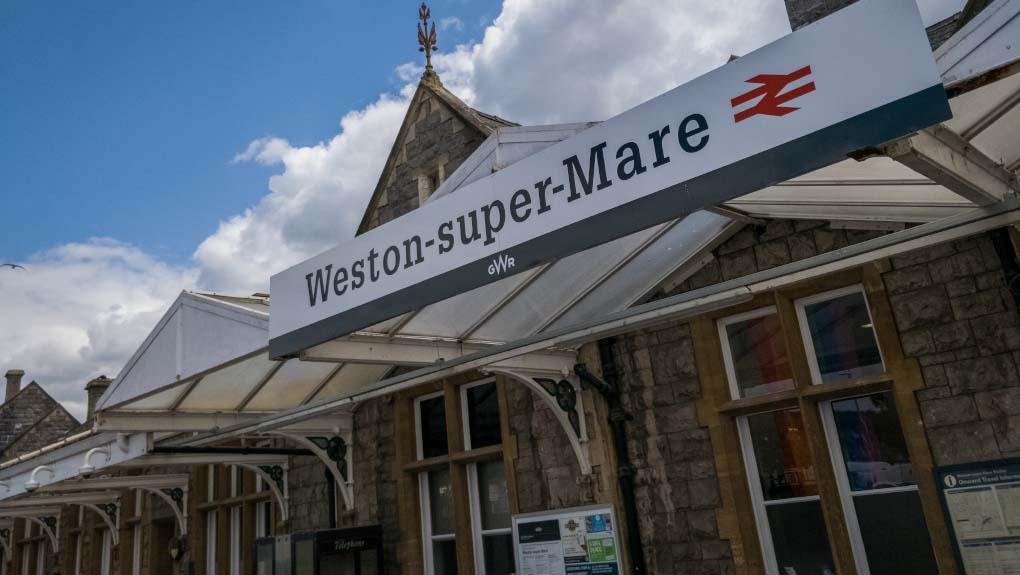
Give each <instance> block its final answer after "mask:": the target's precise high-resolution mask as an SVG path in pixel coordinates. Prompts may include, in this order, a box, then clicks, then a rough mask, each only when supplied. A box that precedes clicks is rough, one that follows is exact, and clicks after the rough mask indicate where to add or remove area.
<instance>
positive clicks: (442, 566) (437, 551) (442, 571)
mask: <svg viewBox="0 0 1020 575" xmlns="http://www.w3.org/2000/svg"><path fill="white" fill-rule="evenodd" d="M432 567H433V573H435V575H457V542H456V541H455V540H453V539H449V540H446V541H433V542H432Z"/></svg>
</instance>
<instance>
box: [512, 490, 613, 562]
mask: <svg viewBox="0 0 1020 575" xmlns="http://www.w3.org/2000/svg"><path fill="white" fill-rule="evenodd" d="M513 530H514V543H515V548H516V549H517V566H518V574H519V575H566V574H569V575H619V574H620V572H621V569H620V554H619V537H618V535H617V525H616V517H615V515H614V514H613V510H612V508H611V507H608V506H593V507H577V508H573V509H561V510H557V511H550V512H542V513H528V514H524V515H515V516H514V517H513Z"/></svg>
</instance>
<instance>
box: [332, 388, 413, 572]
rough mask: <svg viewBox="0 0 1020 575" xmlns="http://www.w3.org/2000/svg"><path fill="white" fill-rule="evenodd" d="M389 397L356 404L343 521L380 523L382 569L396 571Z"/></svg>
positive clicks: (396, 512) (396, 516)
mask: <svg viewBox="0 0 1020 575" xmlns="http://www.w3.org/2000/svg"><path fill="white" fill-rule="evenodd" d="M393 401H394V399H393V397H392V396H384V397H380V398H376V399H370V400H368V401H364V402H362V403H359V404H358V408H357V411H355V412H354V441H353V443H354V449H353V450H352V451H353V453H352V455H351V457H352V458H353V459H352V460H351V465H352V467H353V477H354V511H353V514H352V515H350V516H348V517H346V518H345V525H375V524H379V525H382V529H383V545H384V548H385V549H387V550H388V551H387V552H386V553H384V561H385V565H384V572H385V573H391V574H396V573H399V572H400V565H399V560H398V555H397V553H396V551H397V550H398V549H400V514H399V505H398V502H397V481H396V477H395V476H394V473H395V469H394V467H395V465H396V444H395V442H394V431H395V429H394V420H393Z"/></svg>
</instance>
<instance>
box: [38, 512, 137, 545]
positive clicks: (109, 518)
mask: <svg viewBox="0 0 1020 575" xmlns="http://www.w3.org/2000/svg"><path fill="white" fill-rule="evenodd" d="M81 505H82V506H84V507H88V508H89V509H91V510H93V511H95V512H96V513H97V514H99V518H100V519H102V520H103V523H106V527H107V528H108V529H109V530H110V536H111V537H112V538H113V544H114V545H117V544H118V543H120V502H119V501H110V502H109V503H82V504H81ZM46 519H47V518H45V517H44V518H43V520H46Z"/></svg>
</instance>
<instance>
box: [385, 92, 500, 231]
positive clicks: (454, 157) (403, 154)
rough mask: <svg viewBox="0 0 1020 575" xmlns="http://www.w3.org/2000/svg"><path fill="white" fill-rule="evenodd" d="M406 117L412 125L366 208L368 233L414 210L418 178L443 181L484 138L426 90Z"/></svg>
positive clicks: (416, 199) (396, 146)
mask: <svg viewBox="0 0 1020 575" xmlns="http://www.w3.org/2000/svg"><path fill="white" fill-rule="evenodd" d="M408 114H414V116H413V118H414V121H413V123H412V124H411V126H410V128H409V130H408V131H407V133H406V135H405V138H404V140H403V141H402V142H396V143H395V145H394V146H395V150H396V153H397V157H396V160H395V163H394V165H393V169H392V171H391V172H390V173H389V174H384V175H383V178H385V182H386V183H385V184H384V187H383V192H382V195H381V197H380V198H379V199H378V201H377V203H376V205H375V206H374V208H370V210H371V212H370V213H371V215H370V216H369V218H368V222H369V225H368V228H369V229H371V228H374V227H376V226H380V225H382V224H385V223H386V222H389V221H391V220H394V219H396V218H397V217H399V216H402V215H404V214H406V213H408V212H410V211H411V210H413V209H415V208H417V207H418V203H419V196H418V193H419V191H418V186H419V179H420V178H421V177H424V176H429V175H431V174H438V175H439V176H440V179H444V178H445V177H446V176H448V175H450V174H451V173H453V171H454V170H456V169H457V167H458V166H460V164H461V163H462V162H463V161H464V160H466V159H467V157H468V156H470V155H471V153H472V152H474V151H475V149H476V148H478V146H480V145H481V144H482V142H483V141H485V135H483V134H482V133H480V132H479V131H478V130H476V129H475V128H473V127H471V126H470V125H468V124H467V123H466V122H464V120H463V119H461V118H460V117H459V116H458V115H456V114H455V113H454V112H453V111H452V110H451V109H450V108H449V107H448V106H447V105H446V104H445V103H444V102H443V101H442V100H440V99H439V98H438V97H437V96H435V95H434V94H432V93H431V92H429V91H428V90H427V89H425V91H424V92H423V97H422V98H421V100H420V102H419V103H418V104H417V109H415V110H409V111H408Z"/></svg>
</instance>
